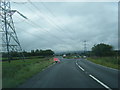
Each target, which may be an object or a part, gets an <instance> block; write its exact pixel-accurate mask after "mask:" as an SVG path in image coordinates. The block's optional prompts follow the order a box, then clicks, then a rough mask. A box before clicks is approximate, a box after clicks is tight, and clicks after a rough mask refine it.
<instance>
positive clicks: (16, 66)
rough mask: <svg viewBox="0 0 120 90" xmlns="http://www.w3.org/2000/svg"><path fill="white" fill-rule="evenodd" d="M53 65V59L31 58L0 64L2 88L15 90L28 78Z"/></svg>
mask: <svg viewBox="0 0 120 90" xmlns="http://www.w3.org/2000/svg"><path fill="white" fill-rule="evenodd" d="M52 63H54V62H53V58H31V59H25V62H24V61H23V60H14V61H12V62H11V63H8V62H6V61H4V62H2V87H3V88H15V87H17V86H18V85H20V84H22V83H23V82H25V81H26V80H27V79H28V78H30V77H32V76H33V75H35V74H37V73H38V72H40V71H42V69H44V68H46V67H48V66H49V65H50V64H52Z"/></svg>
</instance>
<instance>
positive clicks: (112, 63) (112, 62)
mask: <svg viewBox="0 0 120 90" xmlns="http://www.w3.org/2000/svg"><path fill="white" fill-rule="evenodd" d="M87 60H90V61H92V62H94V63H96V64H100V65H103V66H106V67H110V68H114V69H119V70H120V68H119V67H120V64H119V63H120V58H118V59H117V58H115V57H95V58H93V57H88V58H87Z"/></svg>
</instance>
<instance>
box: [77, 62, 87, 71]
mask: <svg viewBox="0 0 120 90" xmlns="http://www.w3.org/2000/svg"><path fill="white" fill-rule="evenodd" d="M76 65H77V66H78V67H79V68H80V69H81V70H82V71H85V70H84V69H83V68H82V67H81V66H80V65H78V63H76Z"/></svg>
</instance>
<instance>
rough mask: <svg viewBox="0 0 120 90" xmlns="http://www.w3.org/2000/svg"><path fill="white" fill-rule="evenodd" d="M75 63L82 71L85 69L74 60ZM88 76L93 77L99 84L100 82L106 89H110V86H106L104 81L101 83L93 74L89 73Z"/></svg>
mask: <svg viewBox="0 0 120 90" xmlns="http://www.w3.org/2000/svg"><path fill="white" fill-rule="evenodd" d="M76 65H77V66H78V67H79V68H80V69H81V70H82V71H85V70H84V69H83V68H82V67H81V66H80V65H78V63H77V62H76ZM89 76H90V77H91V78H92V79H94V80H95V81H97V82H98V83H99V84H101V85H102V86H103V87H105V88H106V89H108V90H112V89H111V88H110V87H108V86H107V85H105V84H104V83H102V82H101V81H100V80H98V79H97V78H95V77H94V76H93V75H90V74H89Z"/></svg>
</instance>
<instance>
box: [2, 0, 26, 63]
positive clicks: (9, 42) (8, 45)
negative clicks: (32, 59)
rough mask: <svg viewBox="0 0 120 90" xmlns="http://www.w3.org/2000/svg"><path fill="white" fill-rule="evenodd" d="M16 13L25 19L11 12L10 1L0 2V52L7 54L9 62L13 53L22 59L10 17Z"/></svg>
mask: <svg viewBox="0 0 120 90" xmlns="http://www.w3.org/2000/svg"><path fill="white" fill-rule="evenodd" d="M15 12H17V13H18V14H20V15H21V16H22V17H23V18H25V19H27V18H26V17H25V16H24V15H22V14H21V13H19V12H18V11H17V10H11V6H10V1H8V0H4V1H0V32H2V52H4V53H7V57H8V61H9V62H10V61H11V59H12V57H13V54H12V53H13V52H16V53H18V56H19V57H21V59H24V55H23V53H22V47H21V45H20V42H19V40H18V37H17V33H16V31H15V26H14V22H13V19H12V15H13V14H14V13H15Z"/></svg>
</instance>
